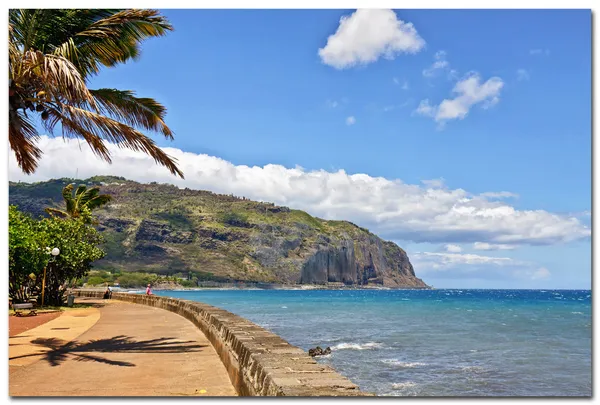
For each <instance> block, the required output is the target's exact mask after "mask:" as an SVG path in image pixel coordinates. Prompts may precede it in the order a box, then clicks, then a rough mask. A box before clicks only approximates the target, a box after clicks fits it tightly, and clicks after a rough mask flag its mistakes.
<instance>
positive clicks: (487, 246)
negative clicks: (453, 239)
mask: <svg viewBox="0 0 600 405" xmlns="http://www.w3.org/2000/svg"><path fill="white" fill-rule="evenodd" d="M515 248H516V246H514V245H502V244H493V243H485V242H475V243H473V249H475V250H512V249H515Z"/></svg>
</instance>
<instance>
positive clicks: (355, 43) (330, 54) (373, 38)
mask: <svg viewBox="0 0 600 405" xmlns="http://www.w3.org/2000/svg"><path fill="white" fill-rule="evenodd" d="M424 46H425V41H424V40H423V38H421V37H420V36H419V34H418V33H417V30H416V29H415V27H414V26H413V24H412V23H409V22H404V21H402V20H399V19H398V18H397V17H396V13H394V11H392V10H389V9H359V10H356V12H354V13H353V14H352V15H350V16H343V17H342V18H341V19H340V25H339V27H338V29H337V31H336V32H335V34H333V35H330V36H329V38H327V45H325V47H323V48H321V49H319V56H320V57H321V61H322V62H323V63H324V64H326V65H329V66H333V67H334V68H336V69H345V68H349V67H352V66H355V65H358V64H363V65H366V64H369V63H372V62H375V61H377V60H378V59H379V58H380V57H384V58H386V59H394V58H395V57H396V56H397V55H398V54H400V53H417V52H419V51H420V50H421V49H423V47H424Z"/></svg>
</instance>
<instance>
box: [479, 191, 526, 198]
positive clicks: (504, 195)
mask: <svg viewBox="0 0 600 405" xmlns="http://www.w3.org/2000/svg"><path fill="white" fill-rule="evenodd" d="M479 195H480V196H482V197H486V198H488V199H492V198H518V197H519V195H518V194H515V193H511V192H509V191H497V192H487V193H481V194H479Z"/></svg>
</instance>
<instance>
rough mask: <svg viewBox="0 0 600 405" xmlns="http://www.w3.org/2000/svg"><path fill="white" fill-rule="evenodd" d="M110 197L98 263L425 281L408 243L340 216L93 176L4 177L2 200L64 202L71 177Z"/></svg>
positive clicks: (208, 273)
mask: <svg viewBox="0 0 600 405" xmlns="http://www.w3.org/2000/svg"><path fill="white" fill-rule="evenodd" d="M71 182H74V183H77V184H88V185H90V186H91V185H100V186H101V191H102V192H103V193H106V194H111V195H112V196H113V201H112V202H111V203H110V204H109V205H107V206H106V207H105V208H102V209H99V210H97V211H95V212H94V213H95V215H96V217H97V219H98V225H97V227H98V229H99V230H100V231H101V232H102V234H103V235H104V238H105V240H106V242H105V244H104V248H105V250H106V251H107V256H106V257H105V258H104V259H103V260H101V261H100V262H98V265H97V266H96V267H97V268H104V269H111V268H120V269H121V270H125V271H147V272H156V273H161V274H174V273H185V274H190V275H193V276H194V277H196V278H197V279H199V280H217V281H228V280H238V281H247V282H261V283H265V282H266V283H283V284H328V283H343V284H346V285H360V286H365V285H369V286H371V285H379V286H388V287H403V288H427V285H426V284H425V283H424V282H423V281H422V280H421V279H419V278H417V277H416V276H415V272H414V269H413V267H412V265H411V264H410V261H409V259H408V256H407V255H406V252H405V251H404V250H402V249H401V248H400V247H398V246H397V245H396V244H394V243H392V242H386V241H383V240H382V239H380V238H379V237H377V236H376V235H374V234H372V233H370V232H369V231H368V230H366V229H364V228H360V227H358V226H356V225H354V224H352V223H350V222H346V221H325V220H322V219H319V218H314V217H312V216H310V215H309V214H307V213H306V212H303V211H298V210H291V209H289V208H287V207H278V206H275V205H273V204H270V203H261V202H255V201H250V200H248V199H245V198H238V197H235V196H231V195H229V196H227V195H218V194H214V193H211V192H208V191H197V190H189V189H179V188H177V187H175V186H172V185H166V184H155V183H152V184H140V183H137V182H133V181H129V180H126V179H124V178H116V177H107V176H97V177H93V178H90V179H87V180H73V179H59V180H50V181H48V182H41V183H33V184H28V183H10V185H9V186H10V187H9V200H10V203H11V204H15V205H18V206H19V208H20V209H21V210H23V211H27V212H30V213H31V214H33V215H34V216H38V215H43V214H44V211H43V209H44V208H45V207H47V206H61V205H62V204H63V202H62V200H61V198H62V197H61V192H60V191H61V189H62V187H64V185H66V184H68V183H71Z"/></svg>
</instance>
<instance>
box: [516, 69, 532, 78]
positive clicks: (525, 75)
mask: <svg viewBox="0 0 600 405" xmlns="http://www.w3.org/2000/svg"><path fill="white" fill-rule="evenodd" d="M529 77H530V76H529V72H528V71H527V70H525V69H517V80H518V81H524V80H529Z"/></svg>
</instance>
